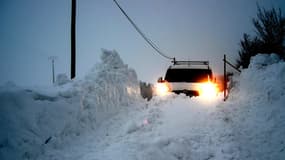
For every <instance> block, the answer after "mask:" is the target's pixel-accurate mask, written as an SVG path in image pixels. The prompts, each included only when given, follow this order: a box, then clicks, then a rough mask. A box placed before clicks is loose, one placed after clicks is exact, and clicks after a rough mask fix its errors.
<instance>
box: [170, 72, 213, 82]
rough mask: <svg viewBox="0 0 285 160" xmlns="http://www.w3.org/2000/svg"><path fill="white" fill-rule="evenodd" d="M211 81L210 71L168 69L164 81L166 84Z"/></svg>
mask: <svg viewBox="0 0 285 160" xmlns="http://www.w3.org/2000/svg"><path fill="white" fill-rule="evenodd" d="M208 78H210V79H212V71H211V70H210V69H168V70H167V72H166V75H165V80H166V81H168V82H202V81H207V80H208Z"/></svg>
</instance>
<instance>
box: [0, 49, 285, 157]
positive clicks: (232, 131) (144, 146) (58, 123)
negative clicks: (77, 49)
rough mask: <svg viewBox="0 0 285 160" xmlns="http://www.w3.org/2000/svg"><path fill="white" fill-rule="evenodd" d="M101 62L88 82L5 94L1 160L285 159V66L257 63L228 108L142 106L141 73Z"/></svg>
mask: <svg viewBox="0 0 285 160" xmlns="http://www.w3.org/2000/svg"><path fill="white" fill-rule="evenodd" d="M101 59H102V63H100V64H97V65H95V67H94V68H93V69H92V70H91V71H90V73H89V74H88V75H87V76H86V77H85V78H84V79H83V80H77V81H74V82H68V81H66V78H64V76H62V77H61V78H59V81H62V83H61V82H59V83H58V85H57V86H56V87H54V88H33V89H24V88H19V87H17V86H16V85H14V84H12V83H7V84H5V85H4V86H2V87H0V107H1V108H0V159H1V160H2V159H4V160H6V159H8V160H9V159H42V160H45V159H46V160H50V159H54V160H56V159H61V160H77V159H81V160H90V159H96V160H105V159H108V160H113V159H116V160H120V159H122V160H133V159H138V160H157V159H164V160H177V159H179V160H188V159H201V160H239V159H242V160H268V159H272V160H279V159H285V107H284V104H285V97H284V96H285V83H284V82H285V63H284V62H283V61H281V60H280V59H279V58H278V57H277V56H276V55H274V54H271V55H264V54H262V55H261V54H260V55H257V56H255V57H253V58H252V60H251V63H250V65H249V68H248V69H244V70H243V71H242V73H241V74H240V75H236V76H234V77H233V80H234V84H235V86H234V87H233V89H232V90H231V94H230V96H229V98H228V100H227V101H226V102H222V100H221V99H222V97H218V98H217V99H214V100H213V101H208V103H205V99H203V97H194V98H189V97H187V96H185V95H175V94H170V95H168V96H166V97H154V98H153V99H151V100H150V101H142V100H141V99H140V98H139V83H138V80H137V77H136V74H135V71H134V70H132V69H130V68H128V66H127V65H125V64H124V63H123V62H122V60H121V58H120V57H119V55H118V54H117V53H116V52H115V51H106V50H103V54H102V57H101ZM65 83H66V84H65Z"/></svg>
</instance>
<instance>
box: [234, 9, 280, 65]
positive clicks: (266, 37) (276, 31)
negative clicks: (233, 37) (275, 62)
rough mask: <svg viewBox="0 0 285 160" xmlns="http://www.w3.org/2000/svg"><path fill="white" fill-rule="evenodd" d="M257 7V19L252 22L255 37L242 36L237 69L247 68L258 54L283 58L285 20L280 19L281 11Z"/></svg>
mask: <svg viewBox="0 0 285 160" xmlns="http://www.w3.org/2000/svg"><path fill="white" fill-rule="evenodd" d="M257 7H258V13H257V18H253V20H252V22H253V25H254V27H255V32H256V36H255V37H253V38H251V37H250V35H248V34H246V33H245V34H244V35H243V39H242V40H241V41H240V47H241V48H240V50H239V59H238V60H237V67H242V68H247V67H248V65H249V63H250V58H251V57H252V56H255V55H256V54H258V53H263V54H271V53H276V54H278V55H279V56H280V57H281V58H283V59H284V58H285V55H284V54H285V47H284V45H285V44H284V42H285V41H284V40H285V18H284V17H282V12H281V9H280V8H279V9H278V10H276V9H275V8H272V9H270V10H265V9H264V8H260V7H259V6H257Z"/></svg>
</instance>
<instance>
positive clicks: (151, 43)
mask: <svg viewBox="0 0 285 160" xmlns="http://www.w3.org/2000/svg"><path fill="white" fill-rule="evenodd" d="M113 1H114V3H115V4H116V5H117V7H118V8H119V9H120V11H121V12H122V13H123V14H124V16H125V17H126V18H127V19H128V21H129V22H130V23H131V24H132V26H133V27H134V28H135V30H136V31H137V32H138V33H139V34H140V35H141V36H142V38H143V39H144V40H145V41H146V42H147V43H148V44H149V45H150V46H151V47H152V48H153V49H154V50H155V51H156V52H157V53H158V54H159V55H161V56H163V57H164V58H167V59H171V60H174V61H175V58H174V57H169V56H167V55H165V54H164V53H163V52H162V51H161V50H160V49H159V48H158V47H157V45H155V43H154V42H152V41H151V40H150V39H149V38H147V37H146V35H145V34H144V33H143V32H142V31H141V30H140V29H139V27H138V26H137V25H136V24H135V23H134V21H133V20H132V19H131V18H130V17H129V16H128V15H127V13H126V12H125V11H124V10H123V8H122V7H121V6H120V5H119V3H118V2H117V1H116V0H113Z"/></svg>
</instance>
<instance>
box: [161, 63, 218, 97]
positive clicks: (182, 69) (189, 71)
mask: <svg viewBox="0 0 285 160" xmlns="http://www.w3.org/2000/svg"><path fill="white" fill-rule="evenodd" d="M157 82H158V83H157V85H156V91H157V94H158V95H164V94H166V93H167V92H174V93H176V94H180V93H184V94H186V95H187V96H190V97H192V96H201V95H206V96H213V95H215V94H217V87H216V85H215V79H214V77H213V72H212V69H211V68H210V66H209V62H208V61H174V62H173V65H171V66H169V68H168V69H167V71H166V74H165V77H164V79H163V78H162V77H160V78H159V79H158V81H157Z"/></svg>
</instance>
